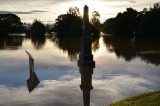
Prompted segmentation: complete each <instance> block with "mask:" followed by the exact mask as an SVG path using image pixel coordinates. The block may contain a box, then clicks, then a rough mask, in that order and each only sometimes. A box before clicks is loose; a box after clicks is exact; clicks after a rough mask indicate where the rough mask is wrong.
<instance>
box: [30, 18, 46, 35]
mask: <svg viewBox="0 0 160 106" xmlns="http://www.w3.org/2000/svg"><path fill="white" fill-rule="evenodd" d="M30 29H31V33H32V35H33V36H44V35H45V32H46V28H45V25H44V24H43V23H42V22H41V21H38V20H34V22H33V24H32V25H31V28H30Z"/></svg>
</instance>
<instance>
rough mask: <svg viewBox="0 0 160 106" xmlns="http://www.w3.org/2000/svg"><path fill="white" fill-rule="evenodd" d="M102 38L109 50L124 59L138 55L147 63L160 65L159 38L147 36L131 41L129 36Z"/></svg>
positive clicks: (129, 59)
mask: <svg viewBox="0 0 160 106" xmlns="http://www.w3.org/2000/svg"><path fill="white" fill-rule="evenodd" d="M103 40H104V43H105V44H106V48H107V49H108V50H109V51H110V52H114V53H115V54H116V56H117V57H122V58H124V59H125V60H126V61H131V60H132V59H134V58H136V57H138V58H141V59H142V60H143V61H145V62H147V63H151V64H154V65H156V66H158V65H160V46H159V45H160V42H159V41H160V39H157V38H152V37H147V38H145V39H144V38H141V39H140V38H138V39H135V41H134V42H132V41H131V39H130V38H122V37H118V38H117V37H104V39H103Z"/></svg>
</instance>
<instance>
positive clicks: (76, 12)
mask: <svg viewBox="0 0 160 106" xmlns="http://www.w3.org/2000/svg"><path fill="white" fill-rule="evenodd" d="M67 14H71V15H73V16H78V17H80V16H81V14H80V12H79V8H78V7H70V8H69V10H68V12H67Z"/></svg>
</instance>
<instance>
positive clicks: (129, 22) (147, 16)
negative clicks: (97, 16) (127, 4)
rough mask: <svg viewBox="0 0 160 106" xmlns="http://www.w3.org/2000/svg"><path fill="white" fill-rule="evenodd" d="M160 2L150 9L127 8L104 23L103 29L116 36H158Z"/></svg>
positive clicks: (159, 31)
mask: <svg viewBox="0 0 160 106" xmlns="http://www.w3.org/2000/svg"><path fill="white" fill-rule="evenodd" d="M159 14H160V3H156V4H154V5H153V7H151V8H150V9H149V10H148V9H146V8H145V9H144V10H143V11H140V12H138V11H136V10H134V9H132V8H127V10H126V11H125V12H123V13H118V15H117V16H116V17H115V18H111V19H108V20H106V21H105V22H104V23H103V30H104V31H105V32H106V33H108V34H111V35H114V36H121V37H122V36H123V37H133V36H138V37H141V36H152V37H153V36H158V34H159V33H160V30H159V29H158V28H159V26H160V20H159V19H160V15H159Z"/></svg>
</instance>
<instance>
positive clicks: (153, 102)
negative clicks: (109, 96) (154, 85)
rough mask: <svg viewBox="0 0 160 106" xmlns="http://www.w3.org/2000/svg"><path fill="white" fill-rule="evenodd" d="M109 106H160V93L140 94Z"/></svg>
mask: <svg viewBox="0 0 160 106" xmlns="http://www.w3.org/2000/svg"><path fill="white" fill-rule="evenodd" d="M109 106H160V91H154V92H148V93H142V94H139V95H137V96H132V97H128V98H126V99H124V100H120V101H117V102H115V103H112V104H110V105H109Z"/></svg>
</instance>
